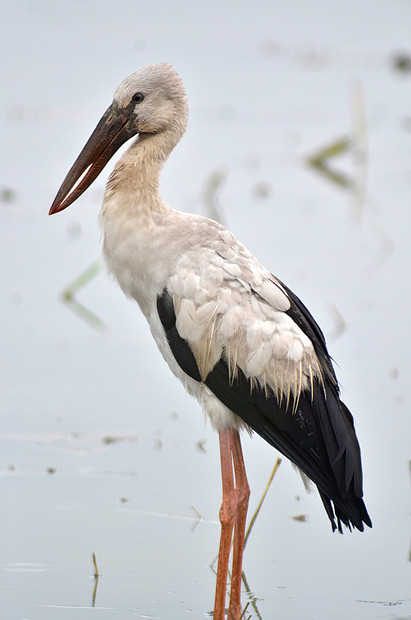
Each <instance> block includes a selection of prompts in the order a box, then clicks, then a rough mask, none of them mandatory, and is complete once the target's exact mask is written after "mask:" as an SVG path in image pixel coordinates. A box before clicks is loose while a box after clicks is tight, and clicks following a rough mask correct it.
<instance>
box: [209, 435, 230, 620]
mask: <svg viewBox="0 0 411 620" xmlns="http://www.w3.org/2000/svg"><path fill="white" fill-rule="evenodd" d="M219 441H220V458H221V480H222V486H223V501H222V504H221V508H220V523H221V536H220V548H219V552H218V566H217V582H216V589H215V601H214V616H213V618H214V620H224V619H225V599H226V593H227V573H228V561H229V557H230V548H231V539H232V535H233V527H234V511H235V491H234V476H233V461H232V431H231V429H227V430H223V431H220V432H219Z"/></svg>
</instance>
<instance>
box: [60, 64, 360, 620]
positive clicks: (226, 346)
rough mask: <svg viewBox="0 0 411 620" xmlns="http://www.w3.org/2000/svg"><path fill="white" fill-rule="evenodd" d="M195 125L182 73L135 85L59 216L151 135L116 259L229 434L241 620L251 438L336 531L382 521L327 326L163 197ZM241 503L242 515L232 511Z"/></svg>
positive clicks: (112, 231)
mask: <svg viewBox="0 0 411 620" xmlns="http://www.w3.org/2000/svg"><path fill="white" fill-rule="evenodd" d="M187 117H188V108H187V100H186V95H185V91H184V88H183V85H182V83H181V80H180V78H179V77H178V75H177V73H176V72H175V71H174V69H173V68H172V67H170V66H169V65H167V64H160V65H154V66H152V67H147V68H145V69H141V70H140V71H137V72H136V73H134V74H133V75H131V76H130V77H128V78H127V79H126V80H124V81H123V82H122V83H121V84H120V86H119V87H118V88H117V90H116V92H115V94H114V100H113V103H112V105H111V106H110V107H109V108H108V110H107V111H106V113H105V114H104V115H103V117H102V119H101V121H100V122H99V124H98V125H97V127H96V129H95V131H94V132H93V134H92V136H91V137H90V139H89V141H88V143H87V144H86V146H85V147H84V149H83V151H82V152H81V153H80V155H79V157H78V159H77V160H76V162H75V163H74V165H73V167H72V168H71V170H70V171H69V173H68V175H67V177H66V179H65V180H64V181H63V184H62V186H61V188H60V190H59V192H58V194H57V196H56V198H55V201H54V202H53V205H52V208H51V210H50V212H51V213H56V212H58V211H61V210H63V209H65V208H66V207H67V206H68V205H69V204H71V203H72V202H73V201H74V200H76V198H78V196H80V195H81V194H82V192H83V191H84V190H85V189H86V188H87V187H88V186H89V185H90V184H91V183H92V182H93V180H94V179H95V178H96V176H97V175H98V174H99V173H100V171H101V170H102V168H103V167H104V165H105V164H106V163H107V161H108V160H109V159H110V157H111V156H112V155H113V153H114V152H115V151H116V150H117V149H118V148H119V147H120V146H121V144H123V143H124V142H125V141H126V140H128V139H129V138H131V137H133V136H136V135H137V138H136V139H135V140H134V142H133V143H132V144H131V146H130V148H129V149H128V150H127V151H126V152H125V153H124V155H123V156H122V157H121V159H120V160H119V162H118V163H117V164H116V166H115V168H114V170H113V173H112V174H111V176H110V178H109V180H108V183H107V189H106V193H105V196H104V202H103V208H102V211H101V215H100V222H101V227H102V230H103V251H104V256H105V259H106V262H107V265H108V268H109V270H110V271H111V272H112V273H113V274H114V276H115V278H116V279H117V281H118V282H119V284H120V286H121V288H122V289H123V291H124V293H125V294H126V295H127V296H128V297H130V298H131V299H134V300H136V301H137V303H138V304H139V306H140V308H141V311H142V312H143V314H144V315H145V317H146V318H147V320H148V322H149V325H150V329H151V332H152V334H153V337H154V339H155V341H156V343H157V345H158V347H159V349H160V351H161V353H162V354H163V356H164V358H165V360H166V362H167V363H168V365H169V366H170V368H171V370H172V371H173V373H174V374H175V375H176V376H177V377H178V378H179V379H180V380H181V381H182V382H183V384H184V385H185V387H186V389H187V390H188V392H189V393H190V394H192V395H194V396H195V397H196V398H197V399H198V400H199V402H200V403H201V405H202V408H203V411H204V412H205V414H206V415H207V416H208V417H209V419H210V420H211V423H212V425H213V427H214V428H215V429H216V430H217V431H218V432H219V435H220V447H221V459H222V472H223V506H222V512H221V515H222V516H221V520H222V537H221V546H220V556H222V555H223V556H224V560H223V561H222V564H223V565H224V566H223V569H221V570H220V565H219V571H218V575H222V576H221V578H220V577H219V576H218V577H217V591H216V607H215V615H214V617H215V618H217V619H218V620H220V619H222V618H223V617H224V616H223V612H224V597H225V579H226V575H227V563H228V555H227V554H228V553H229V548H230V545H229V544H228V540H229V539H228V538H227V536H228V534H227V532H228V531H229V530H230V527H231V530H230V532H231V531H232V527H233V525H232V524H233V523H235V530H234V537H235V543H234V559H233V585H232V596H231V603H230V612H229V617H230V618H232V619H237V618H238V617H239V616H240V613H239V592H240V584H241V557H242V541H243V534H244V527H245V515H246V510H247V502H248V493H249V491H248V485H247V481H246V478H245V470H244V466H243V464H242V455H241V448H240V443H239V438H238V436H237V434H236V433H237V430H238V429H239V428H241V427H243V426H246V427H247V428H250V427H251V428H252V429H253V430H255V431H257V432H258V433H259V434H260V435H261V436H262V437H263V438H264V439H266V440H267V441H268V442H269V443H271V444H272V445H273V446H275V447H277V448H278V449H279V450H281V451H282V452H283V453H284V454H285V455H286V456H288V457H289V458H290V459H291V461H292V462H293V463H294V464H296V465H297V466H298V467H299V468H300V469H301V470H302V471H303V472H304V473H305V474H306V475H307V476H308V477H309V478H310V479H311V480H313V481H314V482H315V483H316V484H317V486H318V489H319V492H320V495H321V498H322V500H323V502H324V506H325V508H326V511H327V514H328V516H329V518H330V520H331V523H332V526H333V529H335V528H336V527H337V526H338V529H339V530H340V531H341V530H342V523H344V524H345V525H346V526H348V527H351V526H354V527H356V528H358V529H360V530H362V529H363V524H364V523H365V524H367V525H369V526H371V521H370V518H369V516H368V514H367V511H366V508H365V505H364V503H363V500H362V472H361V460H360V450H359V446H358V442H357V439H356V435H355V431H354V427H353V422H352V417H351V414H350V412H349V411H348V409H347V408H346V407H345V405H344V404H343V403H342V402H341V400H340V398H339V388H338V384H337V380H336V377H335V374H334V370H333V367H332V363H331V359H330V357H329V355H328V352H327V349H326V345H325V340H324V337H323V335H322V333H321V330H320V328H319V327H318V325H317V324H316V323H315V321H314V319H313V317H312V316H311V315H310V313H309V312H308V310H307V309H306V308H305V306H304V305H303V304H302V302H301V301H300V300H299V299H298V298H297V297H296V296H295V295H294V294H293V293H292V292H291V291H290V290H289V289H288V288H287V287H286V286H285V285H284V284H283V283H281V282H280V281H279V280H278V279H276V278H275V277H274V276H273V275H272V274H270V272H269V271H267V270H266V269H265V268H264V267H263V266H262V265H261V264H260V263H259V261H258V260H257V259H256V258H255V257H254V256H252V254H251V253H250V252H249V251H248V250H247V249H246V248H245V247H244V246H243V245H242V244H241V243H240V242H239V241H238V240H237V239H236V238H235V237H234V235H233V234H232V233H230V232H229V231H228V230H226V229H225V228H224V227H223V226H221V225H219V224H218V223H216V222H214V221H211V220H208V219H206V218H204V217H202V216H198V215H191V214H186V213H180V212H178V211H174V210H173V209H171V208H170V207H168V206H167V205H166V204H165V203H164V202H163V200H162V199H161V197H160V194H159V177H160V172H161V168H162V166H163V164H164V162H165V160H166V159H167V157H168V155H169V154H170V152H171V151H172V149H173V148H174V147H175V145H176V144H177V143H178V141H179V140H180V139H181V137H182V135H183V133H184V131H185V128H186V124H187ZM83 173H85V174H84V176H82V175H83ZM79 179H80V180H79ZM77 181H78V183H77V185H75V184H76V182H77ZM73 186H74V189H73ZM232 465H234V468H235V478H236V482H237V483H238V484H237V487H236V488H233V489H232V483H233V473H232V472H231V473H230V472H229V469H231V468H232ZM230 480H231V482H230ZM230 485H231V486H230ZM231 489H232V491H231ZM230 493H234V495H230ZM234 496H235V497H236V498H237V499H236V502H237V509H238V512H237V509H235V507H233V505H232V499H229V497H231V498H232V497H234ZM224 498H225V499H224ZM227 498H228V499H227ZM227 502H228V503H227ZM227 511H228V512H227ZM240 513H241V514H240ZM227 514H228V515H229V518H228V517H227V518H226V515H227ZM230 515H231V516H230ZM238 515H240V516H238ZM335 518H336V519H337V525H336V524H335ZM227 519H228V520H227ZM230 519H231V520H230ZM230 523H231V525H230ZM227 527H228V530H227ZM229 536H230V540H231V533H229ZM227 544H228V551H227ZM224 573H225V577H224ZM233 592H234V594H233Z"/></svg>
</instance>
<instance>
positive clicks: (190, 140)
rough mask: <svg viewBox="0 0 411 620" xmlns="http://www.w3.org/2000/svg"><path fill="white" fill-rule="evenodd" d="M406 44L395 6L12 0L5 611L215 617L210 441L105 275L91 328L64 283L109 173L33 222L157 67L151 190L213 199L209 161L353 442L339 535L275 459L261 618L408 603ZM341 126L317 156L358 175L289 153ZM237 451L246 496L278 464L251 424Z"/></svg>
mask: <svg viewBox="0 0 411 620" xmlns="http://www.w3.org/2000/svg"><path fill="white" fill-rule="evenodd" d="M410 42H411V4H410V2H408V1H405V0H402V1H401V0H395V1H390V2H388V1H386V2H383V1H378V2H375V1H370V0H366V1H363V2H354V1H353V0H348V1H345V2H335V3H330V2H325V1H324V2H321V1H308V2H302V1H297V0H291V1H289V2H273V1H272V0H271V1H266V2H264V1H262V0H260V1H258V0H257V1H254V2H252V3H251V2H250V3H248V2H243V3H239V2H238V1H237V2H234V1H232V2H224V3H221V2H216V1H210V2H207V3H195V2H193V3H189V2H182V1H180V2H179V1H175V2H159V1H151V2H135V1H132V0H117V1H116V2H108V1H106V0H102V1H101V0H100V1H97V0H89V1H85V0H84V1H80V0H77V1H71V2H69V1H61V2H56V1H55V0H49V1H46V0H43V1H36V0H30V1H29V0H27V1H23V0H21V1H20V2H14V3H7V4H6V3H5V4H4V6H3V8H2V36H1V39H0V46H1V57H2V64H1V84H2V97H1V104H0V106H1V115H0V119H1V120H0V122H1V136H2V148H1V153H2V161H1V168H0V192H1V194H0V197H1V202H0V236H1V239H0V248H1V274H2V286H1V288H0V295H1V301H0V308H1V321H0V326H1V335H0V338H1V351H2V355H1V366H2V369H1V389H2V398H1V435H0V442H1V464H0V470H1V480H0V488H1V508H0V514H1V519H0V532H1V534H0V537H1V538H0V541H1V544H0V617H1V618H7V619H13V620H14V619H23V618H28V619H30V620H32V619H48V618H50V619H51V618H53V619H54V618H62V619H63V618H89V617H91V616H93V617H99V618H116V619H117V618H119V619H122V618H132V617H136V618H161V619H168V618H176V619H180V618H182V617H188V618H202V617H205V615H206V614H207V612H209V611H210V610H211V609H212V602H213V595H214V594H213V592H214V574H213V572H212V571H211V570H210V568H209V564H210V563H211V562H212V560H213V558H214V556H215V554H216V553H217V545H218V538H219V526H218V521H217V519H218V509H219V504H220V480H219V476H220V474H219V460H218V458H219V457H218V442H217V436H216V435H215V434H214V433H212V431H211V430H210V428H209V426H204V424H203V420H202V416H201V412H200V410H199V407H198V405H197V404H196V403H195V402H194V401H192V400H191V399H189V398H188V397H187V396H186V395H185V393H184V390H183V389H182V388H181V386H180V385H179V384H178V382H177V381H176V380H175V379H174V378H173V377H172V375H171V374H170V372H169V370H168V368H167V367H166V366H165V364H164V362H163V361H162V359H161V357H160V355H159V353H158V352H157V350H156V348H155V346H154V343H153V342H152V341H151V337H150V334H149V331H148V328H147V326H146V324H145V322H144V320H143V318H142V317H141V316H140V314H139V312H138V308H137V307H136V306H135V305H133V304H131V303H129V302H127V301H126V300H125V299H123V296H122V293H121V292H120V291H119V290H118V289H117V287H116V286H115V285H114V284H113V283H111V281H110V279H109V278H108V277H107V276H106V275H105V273H104V272H101V273H100V274H99V275H98V276H97V277H96V278H94V279H93V280H92V281H91V282H90V284H89V285H88V286H86V287H85V288H83V289H82V290H81V292H79V293H78V295H77V297H78V300H79V301H81V303H82V304H84V305H85V306H86V307H87V308H88V309H89V310H91V311H92V312H93V313H95V314H96V315H98V317H99V318H100V319H101V320H102V321H103V322H104V323H105V325H106V329H105V330H103V331H99V330H97V329H95V328H93V327H92V326H90V325H89V324H88V323H86V322H85V321H83V320H82V319H80V318H79V317H78V316H77V315H76V314H75V313H73V312H72V311H71V310H70V309H69V308H68V307H67V305H65V304H63V303H62V302H61V299H60V295H61V291H62V290H63V289H64V288H65V287H66V286H67V285H68V284H69V283H70V282H71V281H73V280H74V279H75V278H76V277H77V276H78V275H79V274H80V273H81V272H82V271H84V270H85V269H86V268H88V267H89V266H90V264H92V263H93V262H94V261H95V260H96V259H97V258H98V257H99V255H100V233H99V230H98V225H97V213H98V209H99V205H100V202H101V198H102V193H103V188H104V182H105V179H106V178H107V175H108V172H109V170H110V167H108V168H107V170H106V171H104V173H103V174H102V175H101V177H99V179H98V180H97V181H96V183H95V184H94V185H93V186H92V188H91V189H90V190H89V191H88V192H87V193H86V194H85V195H84V196H83V197H82V198H81V200H79V201H78V202H77V203H76V204H75V205H73V206H72V207H71V208H70V209H68V210H67V211H65V212H64V213H62V214H60V215H57V216H54V217H53V218H49V217H48V216H47V212H48V209H49V206H50V204H51V201H52V199H53V197H54V195H55V193H56V191H57V189H58V186H59V184H60V183H61V181H62V180H63V177H64V176H65V174H66V172H67V171H68V168H69V167H70V166H71V164H72V163H73V161H74V159H75V157H76V156H77V154H78V153H79V151H80V149H81V148H82V146H83V144H84V143H85V141H86V139H87V138H88V136H89V134H90V132H91V130H92V129H93V128H94V126H95V124H96V123H97V121H98V119H99V118H100V115H101V114H102V113H103V111H104V110H105V109H106V107H107V106H108V105H109V103H110V101H111V97H112V93H113V92H114V89H115V87H116V86H117V84H118V83H119V82H120V81H121V80H122V79H123V78H124V77H125V76H126V75H128V74H129V73H132V72H133V71H135V70H136V69H137V68H139V67H141V66H143V65H146V64H151V63H154V62H159V61H167V62H170V63H172V64H173V65H174V66H175V67H176V69H177V70H178V71H179V73H180V74H181V76H182V78H183V80H184V83H185V85H186V88H187V91H188V94H189V102H190V111H191V114H190V122H189V128H188V131H187V134H186V136H185V137H184V140H183V142H182V143H181V144H180V145H179V147H178V149H177V150H176V151H175V153H174V154H173V155H172V158H171V159H170V161H169V163H168V165H167V167H166V169H165V171H164V175H163V179H162V188H163V190H162V191H163V195H164V198H165V199H166V200H167V202H168V203H169V204H170V205H172V206H173V207H175V208H177V209H182V210H191V211H195V212H202V213H208V212H209V209H208V204H207V200H206V199H205V193H206V190H207V187H208V184H209V180H210V176H211V175H212V174H214V173H218V174H220V175H221V176H222V177H223V178H224V179H225V180H224V182H223V184H222V186H221V188H220V189H221V191H220V193H219V195H218V200H219V204H220V207H221V213H222V216H223V218H224V221H225V223H226V224H227V225H228V226H229V227H230V228H231V229H232V230H233V231H234V232H235V233H236V234H237V235H238V237H239V238H240V239H241V240H242V241H243V242H244V243H245V244H246V245H247V246H248V247H249V248H250V249H251V250H252V251H253V252H254V253H255V254H256V255H257V256H258V257H259V258H260V259H261V260H262V261H263V263H264V264H265V265H266V266H267V267H268V268H270V269H271V270H272V271H273V272H274V273H276V274H277V275H278V276H279V277H280V278H281V279H283V280H284V281H285V282H286V283H287V284H288V285H289V286H290V287H291V288H292V289H293V290H294V291H295V292H296V293H297V294H299V295H300V296H301V298H302V299H303V300H304V302H305V303H306V304H307V305H308V307H309V308H310V310H311V311H312V312H313V314H314V316H315V317H316V318H317V320H318V322H319V323H320V325H321V326H322V328H323V330H324V332H325V334H326V337H327V339H328V342H329V348H330V352H331V354H332V356H333V358H334V359H335V360H336V363H337V364H338V368H337V370H338V375H339V378H340V381H341V384H342V389H343V395H344V400H345V401H346V402H347V404H348V405H349V407H350V408H351V409H352V411H353V413H354V415H355V420H356V427H357V431H358V434H359V436H360V439H361V445H362V452H363V461H364V470H365V493H366V500H367V505H368V507H369V511H370V514H371V516H372V518H373V521H374V529H373V530H372V531H367V532H366V533H365V534H359V533H358V532H355V533H354V534H352V535H350V534H346V535H344V536H337V535H332V534H331V532H330V528H329V523H328V519H327V517H326V515H325V513H324V511H323V508H322V506H321V502H320V500H319V498H318V496H317V494H316V493H313V494H311V495H306V494H305V492H304V489H303V487H302V484H301V481H300V479H299V477H298V475H297V474H296V473H295V472H294V471H293V469H292V468H291V466H290V465H289V463H286V462H283V464H282V465H281V467H280V470H279V472H278V475H277V477H276V479H275V481H274V483H273V486H272V488H271V490H270V492H269V495H268V497H267V500H266V503H265V504H264V507H263V510H262V512H261V514H260V516H259V519H258V521H257V524H256V526H255V529H254V532H253V534H252V536H251V539H250V541H249V545H248V547H247V550H246V553H245V571H246V574H247V578H248V581H249V583H250V586H251V587H252V589H253V591H254V592H255V594H256V596H257V597H258V598H259V599H260V601H259V603H258V607H259V610H260V614H261V617H262V618H264V619H265V620H270V619H271V618H281V619H282V620H284V619H290V620H294V619H295V618H304V619H313V620H330V619H331V620H332V619H342V618H344V619H345V618H359V619H368V618H385V619H388V618H398V619H400V618H401V619H405V618H411V592H410V587H411V586H410V577H411V574H410V573H411V564H410V563H409V562H408V556H409V545H410V530H411V527H410V526H411V519H410V497H409V491H410V475H409V459H410V457H411V441H410V428H411V424H410V406H409V403H410V397H409V376H410V361H409V357H410V355H409V351H410V329H409V325H410V319H409V306H410V292H409V290H410V289H409V282H410V275H409V271H410V269H409V267H410V258H411V249H410V225H411V204H410V189H411V163H410V150H411V112H410V100H411V99H410V86H411V73H409V72H408V73H407V72H400V71H398V70H395V67H394V61H393V59H394V56H395V55H396V54H398V53H400V52H401V53H402V52H405V53H411V43H410ZM362 105H364V109H365V120H366V125H364V122H363V120H362V119H363V116H362V113H361V111H362ZM347 135H349V136H351V137H353V136H354V137H355V138H356V143H355V144H356V147H355V148H354V147H353V148H351V149H349V150H347V151H346V152H345V153H344V154H341V155H340V156H338V157H335V158H333V159H330V160H329V165H330V167H332V168H334V169H335V170H337V171H340V172H343V173H344V174H345V175H346V176H347V177H349V178H350V179H352V180H353V182H355V184H356V189H355V190H354V191H351V190H347V189H346V188H343V187H341V186H338V185H336V184H335V183H332V182H330V181H329V180H328V179H326V178H325V177H322V176H321V175H320V174H318V172H316V171H314V170H312V169H310V168H309V167H308V166H307V164H306V156H308V155H310V154H312V153H313V152H315V151H316V150H318V149H320V148H322V147H324V146H326V145H328V144H330V143H332V142H334V141H335V140H336V139H338V138H340V137H341V136H347ZM338 315H339V316H340V317H341V320H342V321H343V327H342V329H340V327H341V323H340V321H339V319H337V316H338ZM198 442H200V446H199V444H198ZM201 447H203V449H201ZM244 449H245V458H246V461H247V466H248V472H249V479H250V483H251V487H252V498H251V507H250V510H251V511H252V510H253V509H254V508H255V506H256V504H257V502H258V499H259V497H260V495H261V493H262V492H263V489H264V487H265V484H266V481H267V479H268V477H269V474H270V471H271V468H272V466H273V464H274V462H275V459H276V457H277V455H276V454H275V452H274V451H273V450H272V449H271V448H270V447H269V446H267V445H265V444H264V443H263V442H262V441H261V440H260V439H259V438H258V437H254V438H253V439H248V438H244ZM49 468H51V469H49ZM53 472H54V473H53ZM124 500H127V501H124ZM192 507H194V509H193V508H192ZM197 511H198V513H200V514H201V516H202V518H203V519H202V520H201V521H200V522H199V523H198V524H197V527H196V528H195V529H194V531H192V526H193V524H195V519H196V514H197ZM300 514H303V515H306V517H307V520H306V521H305V522H299V521H295V520H293V519H292V518H291V517H293V516H296V515H300ZM93 551H94V552H95V553H96V556H97V561H98V564H99V569H100V572H101V575H102V576H101V578H100V580H99V583H98V590H97V597H96V607H95V609H92V608H91V602H92V592H93V587H94V580H93V577H92V575H93V567H92V563H91V554H92V552H93ZM244 601H246V597H245V596H244ZM250 613H252V617H253V619H254V618H257V615H256V613H255V612H254V610H252V609H250Z"/></svg>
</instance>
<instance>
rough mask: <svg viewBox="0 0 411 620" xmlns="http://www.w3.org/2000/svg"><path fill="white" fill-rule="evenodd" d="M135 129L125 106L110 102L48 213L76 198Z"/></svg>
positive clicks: (62, 207) (132, 119)
mask: <svg viewBox="0 0 411 620" xmlns="http://www.w3.org/2000/svg"><path fill="white" fill-rule="evenodd" d="M136 133H137V129H136V127H135V124H134V116H131V115H130V114H128V110H127V109H126V110H120V109H119V108H118V107H117V106H116V104H114V103H113V104H112V105H111V106H110V107H109V108H108V109H107V110H106V112H105V113H104V114H103V116H102V117H101V120H100V121H99V123H98V124H97V127H96V128H95V130H94V131H93V133H92V134H91V136H90V138H89V139H88V141H87V143H86V145H85V147H84V148H83V150H82V151H81V153H80V155H79V156H78V157H77V159H76V161H75V162H74V164H73V165H72V167H71V168H70V171H69V172H68V174H67V176H66V178H65V179H64V181H63V183H62V184H61V187H60V189H59V191H58V192H57V195H56V197H55V199H54V201H53V204H52V205H51V208H50V211H49V215H52V214H53V213H58V212H59V211H63V209H65V208H66V207H68V206H69V205H71V204H72V203H73V202H74V201H75V200H77V198H78V197H79V196H81V194H82V193H83V192H84V191H85V190H86V189H87V188H88V187H89V186H90V185H91V184H92V182H93V181H94V179H96V178H97V177H98V175H99V174H100V172H101V171H102V170H103V168H104V166H105V165H106V164H107V162H108V161H109V159H110V158H111V157H112V156H113V155H114V153H115V152H116V151H117V150H118V149H119V148H120V146H121V145H122V144H124V142H126V141H127V140H128V139H129V138H131V137H132V136H134V135H136ZM80 177H81V178H80ZM79 179H80V181H79V182H78V183H77V181H78V180H79ZM76 183H77V185H76ZM73 187H74V189H73Z"/></svg>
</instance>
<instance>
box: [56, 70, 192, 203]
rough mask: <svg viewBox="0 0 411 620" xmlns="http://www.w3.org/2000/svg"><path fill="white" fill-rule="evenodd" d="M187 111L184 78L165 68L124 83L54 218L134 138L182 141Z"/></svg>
mask: <svg viewBox="0 0 411 620" xmlns="http://www.w3.org/2000/svg"><path fill="white" fill-rule="evenodd" d="M187 110H188V108H187V100H186V94H185V90H184V87H183V85H182V82H181V80H180V77H179V76H178V74H177V73H176V71H175V70H174V69H173V68H172V67H171V66H170V65H168V64H166V63H161V64H157V65H151V66H149V67H145V68H143V69H140V70H139V71H136V73H133V74H132V75H130V76H129V77H128V78H126V79H125V80H123V82H121V84H120V86H118V88H117V89H116V91H115V93H114V98H113V103H112V104H111V105H110V106H109V108H108V109H107V110H106V112H105V113H104V114H103V116H102V118H101V119H100V121H99V122H98V124H97V126H96V128H95V130H94V131H93V133H92V134H91V136H90V138H89V139H88V141H87V143H86V145H85V146H84V148H83V150H82V151H81V153H80V155H79V156H78V158H77V159H76V161H75V162H74V164H73V166H72V167H71V169H70V170H69V172H68V174H67V176H66V178H65V179H64V181H63V183H62V184H61V187H60V189H59V191H58V192H57V195H56V197H55V199H54V201H53V204H52V206H51V208H50V211H49V214H50V215H51V214H53V213H58V212H59V211H63V209H65V208H66V207H68V206H69V205H71V204H72V203H73V202H74V201H75V200H77V198H78V197H79V196H81V194H82V193H83V192H84V191H85V190H86V189H87V188H88V187H89V186H90V185H91V184H92V182H93V181H94V180H95V179H96V177H97V176H98V175H99V174H100V172H101V171H102V170H103V168H104V166H105V165H106V164H107V162H108V161H109V160H110V158H111V157H112V156H113V155H114V153H115V152H116V151H117V150H118V149H119V148H120V147H121V146H122V145H123V144H124V143H125V142H126V141H127V140H129V139H130V138H132V137H133V136H135V135H137V134H158V133H162V132H165V131H171V132H172V133H174V134H177V139H179V138H180V137H181V135H182V134H183V133H184V130H185V127H186V124H187V116H188V111H187Z"/></svg>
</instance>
